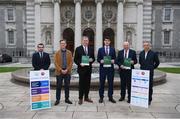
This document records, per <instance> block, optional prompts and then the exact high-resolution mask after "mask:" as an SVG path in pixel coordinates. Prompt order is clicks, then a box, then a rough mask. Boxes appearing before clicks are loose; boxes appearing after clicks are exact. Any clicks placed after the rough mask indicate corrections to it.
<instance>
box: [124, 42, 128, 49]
mask: <svg viewBox="0 0 180 119" xmlns="http://www.w3.org/2000/svg"><path fill="white" fill-rule="evenodd" d="M123 47H124V49H125V50H128V49H129V43H127V42H125V43H124V44H123Z"/></svg>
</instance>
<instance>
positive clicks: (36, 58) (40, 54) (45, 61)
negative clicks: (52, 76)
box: [32, 43, 51, 70]
mask: <svg viewBox="0 0 180 119" xmlns="http://www.w3.org/2000/svg"><path fill="white" fill-rule="evenodd" d="M37 49H38V51H37V52H35V53H34V54H33V56H32V66H33V67H34V70H48V68H49V66H50V64H51V60H50V57H49V54H48V53H46V52H44V44H42V43H39V44H38V45H37Z"/></svg>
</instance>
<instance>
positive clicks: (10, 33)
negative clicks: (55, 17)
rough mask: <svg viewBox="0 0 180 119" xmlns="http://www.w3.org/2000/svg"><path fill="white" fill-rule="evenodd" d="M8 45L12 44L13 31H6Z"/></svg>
mask: <svg viewBox="0 0 180 119" xmlns="http://www.w3.org/2000/svg"><path fill="white" fill-rule="evenodd" d="M8 43H9V44H14V31H8Z"/></svg>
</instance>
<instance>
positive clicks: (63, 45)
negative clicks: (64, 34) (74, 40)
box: [60, 41, 67, 49]
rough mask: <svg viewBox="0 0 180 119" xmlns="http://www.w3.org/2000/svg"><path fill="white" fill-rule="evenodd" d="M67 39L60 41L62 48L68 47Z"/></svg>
mask: <svg viewBox="0 0 180 119" xmlns="http://www.w3.org/2000/svg"><path fill="white" fill-rule="evenodd" d="M66 45H67V44H66V41H61V42H60V47H61V49H66Z"/></svg>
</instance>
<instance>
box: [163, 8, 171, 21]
mask: <svg viewBox="0 0 180 119" xmlns="http://www.w3.org/2000/svg"><path fill="white" fill-rule="evenodd" d="M164 20H166V21H169V20H171V9H170V8H166V9H165V16H164Z"/></svg>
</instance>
